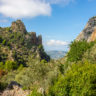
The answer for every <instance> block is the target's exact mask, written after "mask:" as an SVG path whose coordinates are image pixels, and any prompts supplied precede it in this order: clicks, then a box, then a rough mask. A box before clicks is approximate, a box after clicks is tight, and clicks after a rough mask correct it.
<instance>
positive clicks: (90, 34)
mask: <svg viewBox="0 0 96 96" xmlns="http://www.w3.org/2000/svg"><path fill="white" fill-rule="evenodd" d="M76 40H77V41H80V40H87V42H91V41H94V40H96V17H92V18H91V19H89V21H88V23H87V24H86V26H85V28H84V30H83V31H82V32H81V33H80V34H79V36H78V37H77V38H76Z"/></svg>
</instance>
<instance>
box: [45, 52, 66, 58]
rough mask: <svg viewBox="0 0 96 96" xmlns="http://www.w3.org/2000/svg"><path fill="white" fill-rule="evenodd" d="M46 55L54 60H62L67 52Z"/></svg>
mask: <svg viewBox="0 0 96 96" xmlns="http://www.w3.org/2000/svg"><path fill="white" fill-rule="evenodd" d="M46 53H47V54H48V55H49V56H50V57H51V58H52V59H60V58H63V57H64V56H65V55H66V53H67V52H65V51H46Z"/></svg>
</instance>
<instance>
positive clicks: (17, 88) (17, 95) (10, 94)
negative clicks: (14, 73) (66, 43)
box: [0, 81, 30, 96]
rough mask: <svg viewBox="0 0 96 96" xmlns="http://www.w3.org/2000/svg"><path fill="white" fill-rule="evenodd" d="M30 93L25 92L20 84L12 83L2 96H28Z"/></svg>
mask: <svg viewBox="0 0 96 96" xmlns="http://www.w3.org/2000/svg"><path fill="white" fill-rule="evenodd" d="M29 93H30V92H29V91H27V90H26V91H24V90H23V89H22V86H21V85H20V84H18V83H17V82H15V81H12V82H11V83H10V84H9V85H8V88H7V89H6V90H5V91H4V92H3V93H2V94H1V95H0V96H27V95H28V94H29Z"/></svg>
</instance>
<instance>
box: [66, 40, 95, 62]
mask: <svg viewBox="0 0 96 96" xmlns="http://www.w3.org/2000/svg"><path fill="white" fill-rule="evenodd" d="M94 43H95V42H91V43H87V42H86V41H74V42H73V43H71V44H70V51H69V52H68V61H71V62H74V61H75V62H77V61H79V60H81V59H82V57H83V54H84V53H85V52H86V51H87V50H88V49H90V48H91V47H92V46H93V45H94Z"/></svg>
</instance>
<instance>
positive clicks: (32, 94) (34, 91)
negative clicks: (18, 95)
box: [28, 89, 42, 96]
mask: <svg viewBox="0 0 96 96" xmlns="http://www.w3.org/2000/svg"><path fill="white" fill-rule="evenodd" d="M28 96H42V94H40V93H38V92H37V90H36V89H34V90H33V91H32V92H31V94H30V95H28Z"/></svg>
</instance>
